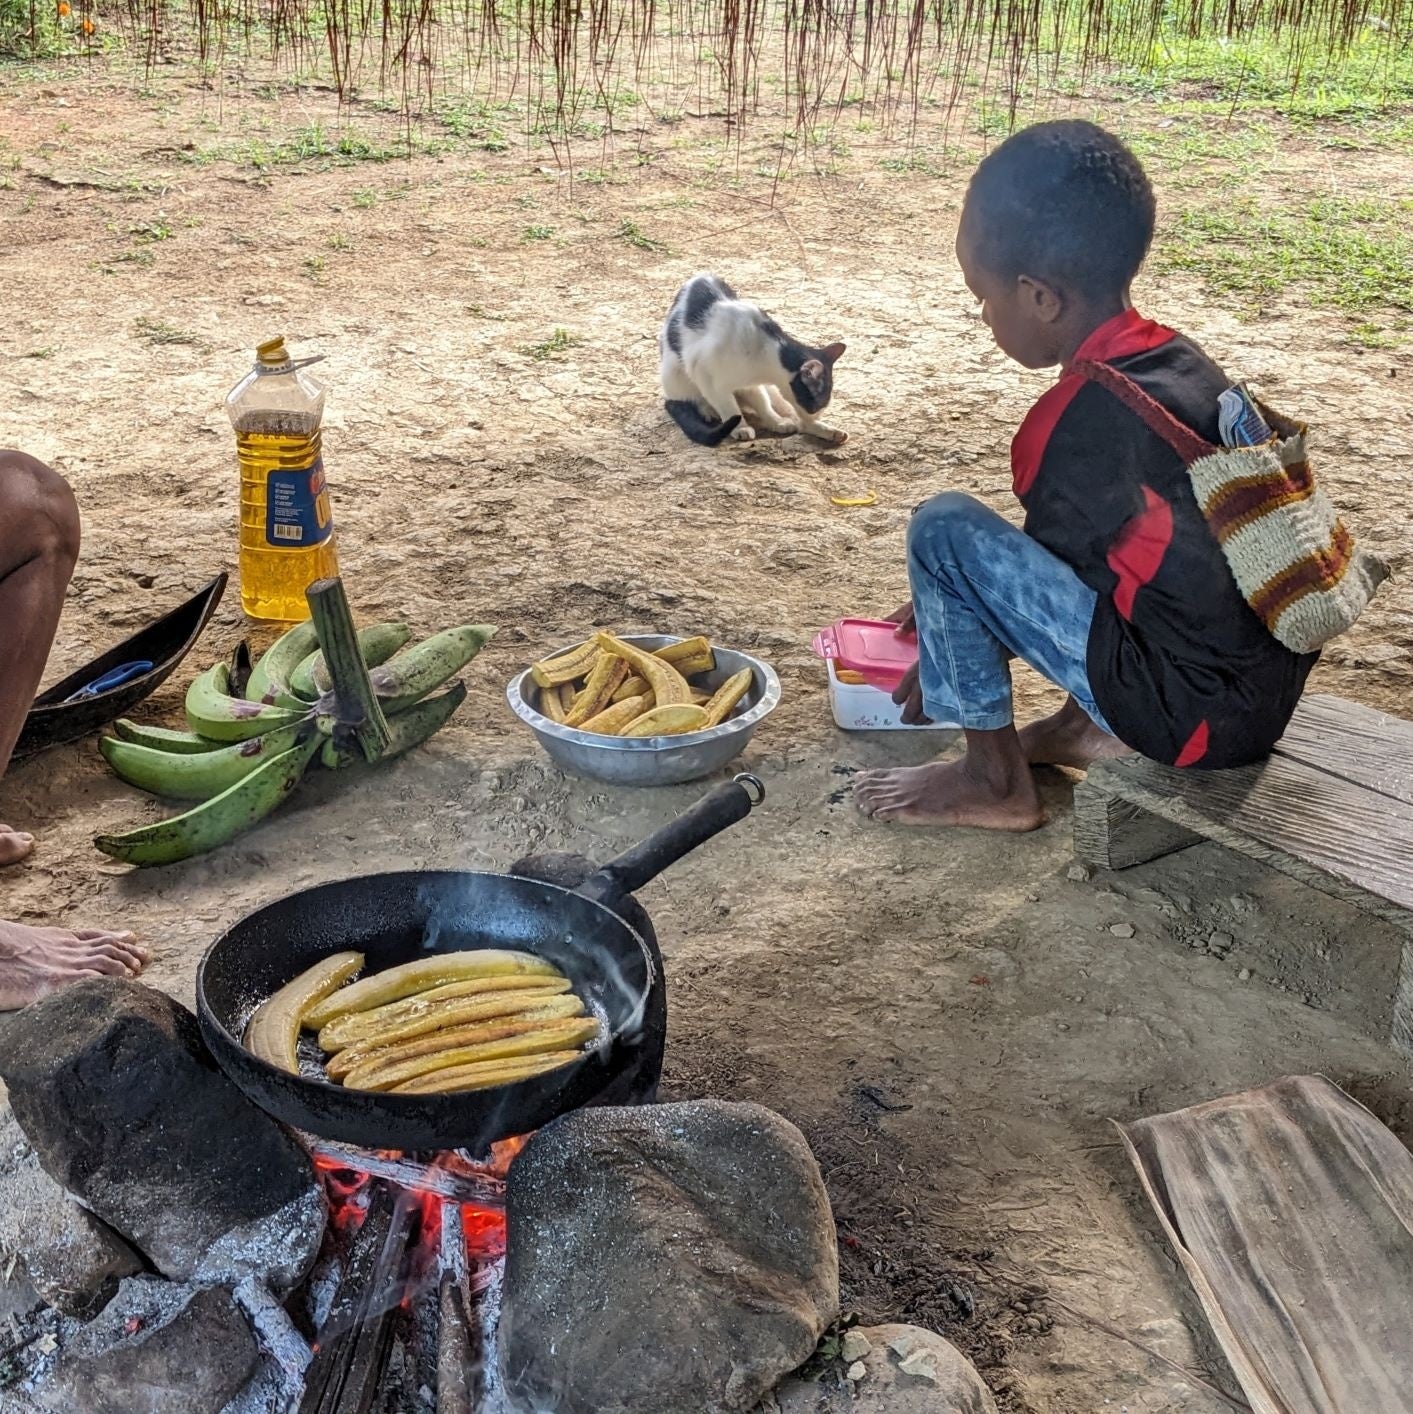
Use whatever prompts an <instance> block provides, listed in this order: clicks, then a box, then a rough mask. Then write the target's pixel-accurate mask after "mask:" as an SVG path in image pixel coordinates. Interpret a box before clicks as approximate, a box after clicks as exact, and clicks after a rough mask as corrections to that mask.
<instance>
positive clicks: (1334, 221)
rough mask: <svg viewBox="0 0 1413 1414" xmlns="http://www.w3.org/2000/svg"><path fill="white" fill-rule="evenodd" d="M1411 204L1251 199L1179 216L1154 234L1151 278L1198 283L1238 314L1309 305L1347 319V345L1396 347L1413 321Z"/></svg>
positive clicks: (1404, 201) (1372, 200)
mask: <svg viewBox="0 0 1413 1414" xmlns="http://www.w3.org/2000/svg"><path fill="white" fill-rule="evenodd" d="M1410 230H1413V199H1407V198H1405V199H1402V200H1396V199H1384V198H1365V199H1362V200H1349V199H1346V198H1342V197H1322V198H1317V199H1314V200H1311V201H1306V202H1301V201H1298V200H1293V199H1292V200H1289V201H1286V202H1284V203H1282V204H1281V205H1274V204H1272V205H1270V206H1263V205H1259V204H1258V203H1257V202H1256V200H1255V199H1254V198H1250V197H1248V198H1244V199H1242V200H1239V201H1236V202H1231V203H1220V204H1217V205H1204V206H1200V207H1195V208H1193V209H1190V210H1187V211H1184V212H1183V213H1182V214H1181V215H1180V216H1179V217H1178V219H1177V221H1176V222H1175V223H1174V224H1173V225H1171V226H1170V227H1168V228H1167V229H1166V230H1164V231H1163V232H1161V234H1160V238H1159V241H1158V245H1157V247H1156V250H1155V252H1154V257H1153V269H1154V271H1155V273H1158V274H1161V273H1163V272H1165V271H1174V270H1180V271H1184V272H1187V273H1190V274H1194V275H1196V276H1198V277H1199V278H1200V279H1201V280H1202V282H1203V284H1204V285H1206V287H1207V288H1208V290H1210V291H1211V293H1212V294H1213V295H1214V296H1216V297H1218V298H1219V299H1221V300H1224V301H1226V302H1227V303H1228V304H1230V305H1231V306H1232V307H1233V308H1235V309H1236V310H1237V312H1238V313H1240V314H1243V315H1245V316H1248V317H1250V316H1253V315H1256V314H1259V313H1261V312H1263V311H1264V310H1267V309H1269V307H1270V306H1271V305H1272V304H1273V303H1275V302H1277V301H1280V302H1281V303H1284V304H1289V303H1290V302H1291V301H1296V302H1299V301H1302V300H1303V301H1306V302H1308V303H1309V304H1311V305H1314V306H1317V307H1320V308H1326V309H1336V310H1339V311H1341V312H1342V313H1344V314H1346V315H1349V316H1351V318H1352V320H1353V321H1354V322H1352V323H1351V337H1352V338H1354V339H1355V340H1357V341H1359V342H1362V343H1366V344H1374V345H1384V344H1387V343H1390V342H1393V341H1396V340H1397V339H1398V338H1399V337H1401V335H1402V334H1404V333H1405V332H1406V331H1407V330H1408V328H1409V323H1410V320H1409V318H1408V316H1410V315H1413V235H1410V234H1409V233H1410Z"/></svg>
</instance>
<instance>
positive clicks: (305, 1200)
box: [194, 1186, 324, 1291]
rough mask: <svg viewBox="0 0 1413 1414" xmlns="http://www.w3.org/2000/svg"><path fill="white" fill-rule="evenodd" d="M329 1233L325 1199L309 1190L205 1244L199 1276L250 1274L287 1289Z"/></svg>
mask: <svg viewBox="0 0 1413 1414" xmlns="http://www.w3.org/2000/svg"><path fill="white" fill-rule="evenodd" d="M323 1233H324V1199H323V1195H322V1193H321V1192H320V1190H319V1188H318V1187H317V1186H315V1187H312V1188H309V1189H306V1190H305V1191H304V1192H303V1193H302V1194H300V1196H299V1197H298V1198H292V1199H291V1200H290V1201H289V1202H288V1203H286V1204H285V1205H284V1207H282V1208H280V1209H279V1210H278V1211H277V1212H274V1213H271V1214H269V1215H268V1216H266V1217H262V1218H255V1219H254V1220H252V1221H251V1222H248V1223H242V1224H241V1225H240V1226H239V1227H233V1228H232V1229H231V1230H230V1231H229V1232H228V1233H226V1234H225V1236H223V1237H218V1238H217V1239H216V1241H215V1242H213V1243H212V1244H211V1245H210V1247H208V1248H207V1249H206V1255H205V1256H204V1257H203V1258H202V1261H201V1268H200V1270H199V1271H198V1272H197V1273H196V1276H195V1278H194V1280H195V1281H196V1282H197V1283H198V1284H199V1285H204V1286H212V1285H216V1284H218V1283H219V1284H221V1285H224V1286H237V1285H239V1284H240V1282H241V1281H243V1280H244V1279H245V1278H246V1277H248V1276H255V1277H259V1278H261V1279H262V1280H263V1281H264V1282H266V1283H267V1284H268V1285H269V1286H270V1287H271V1288H272V1289H276V1290H280V1291H288V1290H289V1289H290V1288H291V1287H293V1286H294V1285H295V1284H296V1283H297V1282H298V1281H299V1280H300V1279H301V1278H302V1277H303V1276H304V1275H305V1273H306V1272H307V1271H308V1270H309V1264H310V1260H311V1257H312V1255H313V1254H314V1253H315V1252H317V1251H318V1247H319V1240H320V1238H322V1236H323Z"/></svg>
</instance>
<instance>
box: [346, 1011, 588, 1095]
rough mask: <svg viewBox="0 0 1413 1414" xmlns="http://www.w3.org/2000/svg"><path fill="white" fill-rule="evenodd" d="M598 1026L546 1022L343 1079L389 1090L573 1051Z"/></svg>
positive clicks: (360, 1069)
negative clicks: (436, 1074) (435, 1075)
mask: <svg viewBox="0 0 1413 1414" xmlns="http://www.w3.org/2000/svg"><path fill="white" fill-rule="evenodd" d="M598 1029H599V1024H598V1022H597V1021H595V1020H594V1019H593V1018H592V1017H589V1018H587V1019H585V1018H580V1017H569V1018H566V1019H565V1020H563V1021H549V1022H545V1023H544V1024H543V1025H541V1026H537V1027H535V1028H533V1029H532V1030H528V1031H524V1032H522V1033H521V1034H520V1035H518V1036H503V1037H501V1038H500V1039H498V1040H495V1041H482V1042H480V1043H478V1044H475V1045H469V1046H455V1045H453V1046H449V1047H447V1048H446V1049H445V1050H440V1051H431V1052H428V1053H427V1054H425V1055H420V1056H412V1057H409V1058H407V1059H405V1060H400V1061H392V1062H387V1061H383V1062H375V1063H372V1064H369V1065H360V1066H357V1067H355V1068H354V1069H353V1070H351V1071H349V1072H348V1074H347V1075H346V1076H344V1080H343V1083H344V1084H345V1085H347V1086H348V1088H349V1089H350V1090H391V1089H392V1088H393V1086H394V1085H402V1084H404V1083H405V1082H406V1081H408V1080H415V1079H416V1078H417V1077H418V1076H419V1075H428V1074H430V1073H431V1072H433V1071H437V1070H450V1069H451V1068H452V1067H453V1066H462V1065H474V1064H476V1063H477V1062H479V1061H494V1060H510V1059H511V1058H512V1057H515V1056H533V1055H543V1054H544V1053H545V1052H547V1051H567V1050H577V1049H578V1048H579V1047H581V1046H582V1045H583V1044H584V1043H585V1042H586V1041H591V1040H592V1039H593V1038H594V1037H595V1036H596V1035H598Z"/></svg>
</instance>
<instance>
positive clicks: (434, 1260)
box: [312, 1135, 530, 1301]
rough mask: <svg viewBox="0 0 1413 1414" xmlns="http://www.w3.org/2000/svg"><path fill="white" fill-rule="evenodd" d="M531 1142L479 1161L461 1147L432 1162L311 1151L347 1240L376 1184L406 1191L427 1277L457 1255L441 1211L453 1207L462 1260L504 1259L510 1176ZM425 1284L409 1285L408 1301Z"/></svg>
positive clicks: (510, 1144)
mask: <svg viewBox="0 0 1413 1414" xmlns="http://www.w3.org/2000/svg"><path fill="white" fill-rule="evenodd" d="M529 1138H530V1136H529V1135H523V1136H520V1137H517V1138H514V1139H506V1140H503V1141H502V1142H500V1143H499V1144H495V1145H493V1146H492V1148H491V1153H490V1156H489V1158H487V1159H485V1160H479V1161H478V1160H474V1159H471V1158H469V1157H468V1156H467V1155H466V1154H465V1153H463V1152H460V1151H456V1150H453V1151H450V1152H448V1153H445V1154H438V1155H436V1156H434V1157H433V1158H432V1159H431V1160H430V1161H428V1160H423V1159H420V1158H414V1157H411V1156H408V1155H405V1154H400V1153H398V1152H396V1151H395V1150H376V1151H370V1152H363V1151H360V1150H356V1149H344V1148H333V1147H327V1146H316V1147H313V1149H312V1155H313V1159H314V1167H315V1168H316V1169H317V1170H318V1172H319V1174H320V1177H321V1178H322V1180H323V1183H324V1191H325V1193H326V1194H327V1196H328V1202H329V1225H330V1227H331V1228H332V1230H333V1232H334V1233H335V1234H336V1235H337V1236H338V1237H340V1238H343V1239H347V1238H350V1237H352V1236H353V1235H354V1234H355V1233H357V1232H358V1230H359V1229H360V1228H361V1227H362V1226H363V1221H364V1218H365V1217H366V1216H367V1212H368V1199H369V1192H370V1185H371V1184H372V1183H373V1182H374V1181H375V1180H377V1181H380V1182H383V1183H387V1184H390V1185H391V1186H393V1187H394V1188H398V1189H402V1190H404V1191H405V1192H406V1193H408V1194H409V1195H412V1196H413V1197H414V1198H415V1200H416V1202H417V1206H418V1210H419V1211H418V1215H417V1222H416V1228H417V1232H416V1236H415V1238H414V1242H415V1251H416V1256H414V1258H413V1260H412V1261H411V1262H410V1266H411V1267H412V1268H413V1269H414V1270H417V1271H419V1272H423V1273H427V1274H428V1276H429V1275H430V1273H432V1272H434V1271H436V1270H437V1269H438V1268H445V1267H446V1265H447V1264H448V1263H449V1262H451V1261H453V1260H455V1256H456V1255H458V1254H451V1253H447V1252H445V1251H443V1250H441V1249H442V1244H443V1233H444V1231H445V1229H446V1224H445V1222H444V1220H443V1213H442V1208H443V1205H444V1204H445V1203H448V1202H456V1203H457V1204H458V1206H459V1209H460V1216H461V1222H460V1237H461V1240H462V1242H463V1243H464V1253H463V1254H459V1255H460V1256H462V1258H463V1259H464V1261H465V1262H466V1263H467V1264H468V1265H469V1266H471V1267H479V1266H482V1265H484V1264H485V1263H488V1262H495V1261H498V1260H499V1259H500V1258H501V1257H503V1256H504V1255H505V1203H504V1192H505V1176H506V1173H507V1172H508V1171H509V1169H510V1165H511V1161H512V1160H513V1159H514V1158H515V1156H516V1155H517V1154H518V1153H519V1152H520V1151H521V1149H523V1148H524V1147H525V1145H526V1144H527V1143H528V1142H529ZM425 1279H426V1278H424V1280H425ZM420 1284H421V1282H419V1281H416V1280H414V1281H413V1282H411V1283H410V1284H409V1290H408V1291H407V1292H406V1293H404V1297H403V1299H404V1301H406V1300H407V1299H409V1298H410V1297H411V1296H412V1295H413V1294H414V1289H415V1288H416V1287H417V1286H419V1285H420Z"/></svg>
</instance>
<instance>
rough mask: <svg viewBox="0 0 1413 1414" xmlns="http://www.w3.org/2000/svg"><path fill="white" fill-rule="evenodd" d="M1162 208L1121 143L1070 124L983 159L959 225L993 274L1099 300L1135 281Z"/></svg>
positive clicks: (1023, 135)
mask: <svg viewBox="0 0 1413 1414" xmlns="http://www.w3.org/2000/svg"><path fill="white" fill-rule="evenodd" d="M1156 209H1157V208H1156V203H1155V201H1154V199H1153V187H1152V185H1151V184H1150V183H1149V181H1148V176H1147V173H1145V172H1144V170H1143V166H1142V164H1141V163H1140V162H1139V160H1138V158H1136V157H1135V156H1134V155H1133V153H1132V152H1130V151H1129V149H1128V148H1127V147H1126V146H1125V145H1124V144H1123V143H1122V142H1120V141H1119V139H1118V138H1116V137H1115V136H1114V135H1113V134H1112V133H1109V132H1105V131H1104V129H1103V128H1101V127H1098V126H1096V125H1095V124H1094V123H1086V122H1083V121H1081V120H1079V119H1065V120H1062V121H1058V122H1052V123H1036V124H1035V126H1034V127H1030V128H1024V129H1022V130H1021V131H1020V132H1018V133H1014V134H1012V136H1010V137H1009V138H1007V139H1006V141H1005V142H1003V143H1002V144H1001V145H1000V146H999V147H998V148H996V150H995V151H994V152H991V153H988V154H987V156H986V157H985V158H983V159H982V162H981V164H980V166H978V167H977V169H976V171H975V173H974V174H973V175H972V179H971V184H970V186H969V187H968V188H967V199H966V205H965V207H964V209H963V222H964V225H965V227H966V229H967V231H968V232H969V236H968V239H974V241H975V247H974V248H975V251H976V259H977V260H978V261H980V262H981V264H982V265H983V266H984V267H985V268H986V269H988V270H990V271H991V272H992V273H993V274H996V275H1000V276H1003V277H1005V278H1007V279H1015V278H1017V277H1019V276H1021V275H1029V276H1031V277H1032V278H1034V279H1037V280H1043V281H1045V283H1046V284H1053V285H1055V286H1056V287H1058V288H1059V289H1061V290H1064V289H1066V288H1069V289H1073V290H1078V291H1079V292H1080V293H1082V294H1085V295H1087V296H1089V297H1091V298H1100V297H1103V296H1105V295H1110V294H1114V293H1116V292H1118V291H1120V290H1124V289H1127V288H1128V285H1129V284H1130V282H1131V281H1132V280H1133V277H1134V276H1135V275H1136V274H1138V270H1139V267H1140V266H1141V265H1142V264H1143V259H1144V257H1145V256H1146V255H1147V254H1148V247H1149V245H1150V244H1151V243H1152V240H1153V219H1154V215H1155V212H1156Z"/></svg>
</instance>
